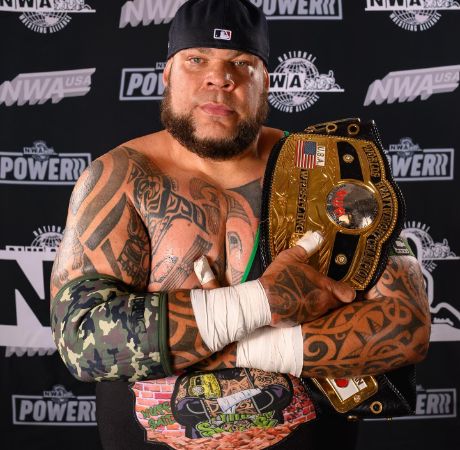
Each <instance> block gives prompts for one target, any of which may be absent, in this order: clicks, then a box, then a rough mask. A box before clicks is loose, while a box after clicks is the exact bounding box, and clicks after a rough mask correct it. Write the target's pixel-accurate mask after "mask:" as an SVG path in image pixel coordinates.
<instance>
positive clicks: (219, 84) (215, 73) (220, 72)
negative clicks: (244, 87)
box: [206, 64, 235, 92]
mask: <svg viewBox="0 0 460 450" xmlns="http://www.w3.org/2000/svg"><path fill="white" fill-rule="evenodd" d="M206 86H207V87H208V88H211V89H222V90H225V91H229V92H230V91H232V90H233V89H234V88H235V81H234V76H233V75H232V73H231V70H229V68H228V67H225V66H224V65H223V64H218V65H215V66H213V67H212V68H210V71H209V72H208V74H207V77H206Z"/></svg>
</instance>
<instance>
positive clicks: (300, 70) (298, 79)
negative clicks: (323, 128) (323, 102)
mask: <svg viewBox="0 0 460 450" xmlns="http://www.w3.org/2000/svg"><path fill="white" fill-rule="evenodd" d="M315 60H316V58H315V57H313V56H312V55H309V54H308V53H307V52H303V51H293V52H289V53H287V54H284V55H283V56H282V57H279V58H278V61H279V64H278V66H277V67H276V69H275V71H274V72H273V73H270V94H269V96H268V101H269V102H270V104H271V105H272V106H274V107H275V108H276V109H279V110H280V111H283V112H287V113H292V112H300V111H304V110H306V109H307V108H309V107H310V106H312V105H313V104H314V103H315V102H316V101H317V100H318V99H319V95H318V94H319V93H322V92H344V90H343V89H342V88H341V87H340V86H339V85H338V84H337V83H336V81H335V77H334V72H333V71H332V70H329V72H328V73H327V74H322V73H320V72H319V71H318V69H317V67H316V65H315Z"/></svg>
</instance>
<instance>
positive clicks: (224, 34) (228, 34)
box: [214, 28, 232, 41]
mask: <svg viewBox="0 0 460 450" xmlns="http://www.w3.org/2000/svg"><path fill="white" fill-rule="evenodd" d="M214 39H222V40H223V41H230V40H231V39H232V31H231V30H222V29H221V28H214Z"/></svg>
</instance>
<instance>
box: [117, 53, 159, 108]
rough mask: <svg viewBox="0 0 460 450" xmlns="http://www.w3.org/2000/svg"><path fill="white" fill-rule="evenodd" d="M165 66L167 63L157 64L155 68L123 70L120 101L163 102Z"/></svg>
mask: <svg viewBox="0 0 460 450" xmlns="http://www.w3.org/2000/svg"><path fill="white" fill-rule="evenodd" d="M165 66H166V63H165V62H157V63H156V65H155V67H144V68H126V69H123V70H122V72H121V84H120V100H121V101H127V100H161V99H162V98H163V92H164V90H165V87H164V84H163V71H164V68H165Z"/></svg>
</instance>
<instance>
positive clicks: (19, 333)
mask: <svg viewBox="0 0 460 450" xmlns="http://www.w3.org/2000/svg"><path fill="white" fill-rule="evenodd" d="M34 236H35V238H34V239H33V241H32V243H31V245H29V246H23V245H7V246H6V247H5V248H4V249H0V267H1V273H2V274H4V277H3V281H4V287H5V289H4V291H3V295H2V302H3V303H2V305H3V308H5V310H6V311H16V317H15V318H14V319H11V318H10V319H8V318H7V317H6V316H5V315H4V316H3V319H1V320H0V346H3V347H6V352H5V356H6V357H9V356H11V355H17V356H23V355H27V356H34V355H37V354H38V355H40V356H42V355H52V354H53V353H54V352H55V351H56V346H55V344H54V341H53V338H52V335H51V328H50V319H49V301H50V286H49V284H50V282H49V280H50V279H51V269H52V264H53V261H54V258H55V256H56V251H57V248H58V247H59V244H60V242H61V240H62V230H61V228H60V227H56V226H54V225H53V226H47V227H42V228H39V229H38V230H37V231H34Z"/></svg>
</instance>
